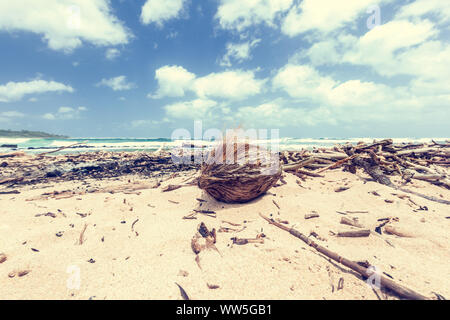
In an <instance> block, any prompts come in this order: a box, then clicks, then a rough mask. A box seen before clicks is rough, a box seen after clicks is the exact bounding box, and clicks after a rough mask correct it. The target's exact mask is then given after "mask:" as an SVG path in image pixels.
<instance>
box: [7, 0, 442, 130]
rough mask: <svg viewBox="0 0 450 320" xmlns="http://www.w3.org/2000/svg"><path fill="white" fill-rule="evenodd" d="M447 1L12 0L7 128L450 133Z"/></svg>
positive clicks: (8, 59)
mask: <svg viewBox="0 0 450 320" xmlns="http://www.w3.org/2000/svg"><path fill="white" fill-rule="evenodd" d="M449 21H450V4H449V3H448V1H442V0H417V1H394V0H342V1H331V0H329V1H326V0H302V1H300V0H202V1H200V0H111V1H107V0H33V1H30V0H15V1H14V2H12V3H11V2H9V1H0V128H5V129H27V130H43V131H48V132H53V133H60V134H67V135H70V136H74V137H169V136H170V135H171V132H172V131H173V130H174V129H177V128H187V129H188V130H192V127H193V122H194V120H202V121H203V127H204V128H218V129H225V128H235V127H238V126H241V127H244V128H246V129H250V128H257V129H271V128H277V129H280V135H281V136H291V137H450V132H449V131H450V130H449V122H450V112H449V110H450V84H449V80H450V68H449V65H450V44H449V35H450V32H449V31H450V30H449V28H450V24H449Z"/></svg>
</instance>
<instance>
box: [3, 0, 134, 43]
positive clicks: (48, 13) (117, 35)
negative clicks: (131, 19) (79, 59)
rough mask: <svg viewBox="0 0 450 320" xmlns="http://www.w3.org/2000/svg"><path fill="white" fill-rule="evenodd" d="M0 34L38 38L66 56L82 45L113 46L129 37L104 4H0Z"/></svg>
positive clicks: (96, 0)
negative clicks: (29, 34) (28, 34)
mask: <svg viewBox="0 0 450 320" xmlns="http://www.w3.org/2000/svg"><path fill="white" fill-rule="evenodd" d="M0 30H5V31H29V32H33V33H37V34H40V35H42V39H43V40H44V41H45V42H47V44H48V46H49V48H51V49H53V50H63V51H66V52H70V51H72V50H74V49H75V48H77V47H79V46H81V45H82V44H83V42H89V43H92V44H94V45H96V46H114V45H119V44H126V43H128V41H129V39H130V38H131V37H132V35H131V34H130V32H129V31H128V30H127V29H126V28H125V27H124V26H123V24H122V22H121V21H119V20H118V19H117V17H115V16H114V15H113V13H112V10H111V6H110V1H107V0H79V1H73V0H33V1H29V0H15V1H9V2H8V1H1V2H0Z"/></svg>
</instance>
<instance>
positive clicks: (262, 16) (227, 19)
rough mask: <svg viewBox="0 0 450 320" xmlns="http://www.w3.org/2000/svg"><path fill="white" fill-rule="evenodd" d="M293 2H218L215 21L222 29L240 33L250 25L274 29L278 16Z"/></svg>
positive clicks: (258, 0)
mask: <svg viewBox="0 0 450 320" xmlns="http://www.w3.org/2000/svg"><path fill="white" fill-rule="evenodd" d="M292 2H293V0H252V1H242V0H220V5H219V8H218V9H217V13H216V16H215V17H216V19H218V20H219V24H220V26H221V27H222V28H224V29H234V30H237V31H242V30H243V29H245V28H247V27H250V26H252V25H258V24H262V23H264V24H266V25H268V26H271V27H275V21H276V20H277V18H279V16H280V14H282V13H283V12H285V11H286V10H288V9H289V8H290V7H291V5H292Z"/></svg>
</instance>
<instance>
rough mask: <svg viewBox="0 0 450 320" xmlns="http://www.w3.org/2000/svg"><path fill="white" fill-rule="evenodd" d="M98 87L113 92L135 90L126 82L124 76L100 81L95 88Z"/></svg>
mask: <svg viewBox="0 0 450 320" xmlns="http://www.w3.org/2000/svg"><path fill="white" fill-rule="evenodd" d="M100 86H105V87H110V88H111V89H113V90H114V91H123V90H130V89H133V88H135V84H134V83H131V82H128V81H127V77H126V76H118V77H114V78H110V79H102V80H101V81H100V82H99V83H97V87H100Z"/></svg>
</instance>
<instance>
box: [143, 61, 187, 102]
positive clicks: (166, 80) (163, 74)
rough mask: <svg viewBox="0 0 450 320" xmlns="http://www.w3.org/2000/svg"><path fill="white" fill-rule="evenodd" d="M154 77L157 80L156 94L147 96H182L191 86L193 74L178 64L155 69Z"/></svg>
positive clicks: (157, 97) (155, 97) (156, 97)
mask: <svg viewBox="0 0 450 320" xmlns="http://www.w3.org/2000/svg"><path fill="white" fill-rule="evenodd" d="M155 79H156V80H157V81H158V90H157V92H156V94H154V95H151V94H150V95H149V96H148V97H149V98H154V99H159V98H162V97H182V96H184V94H185V91H186V90H188V89H189V88H190V87H191V86H192V82H193V80H194V79H195V74H193V73H191V72H189V71H187V70H186V69H185V68H183V67H180V66H164V67H161V68H159V69H158V70H156V71H155Z"/></svg>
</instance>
